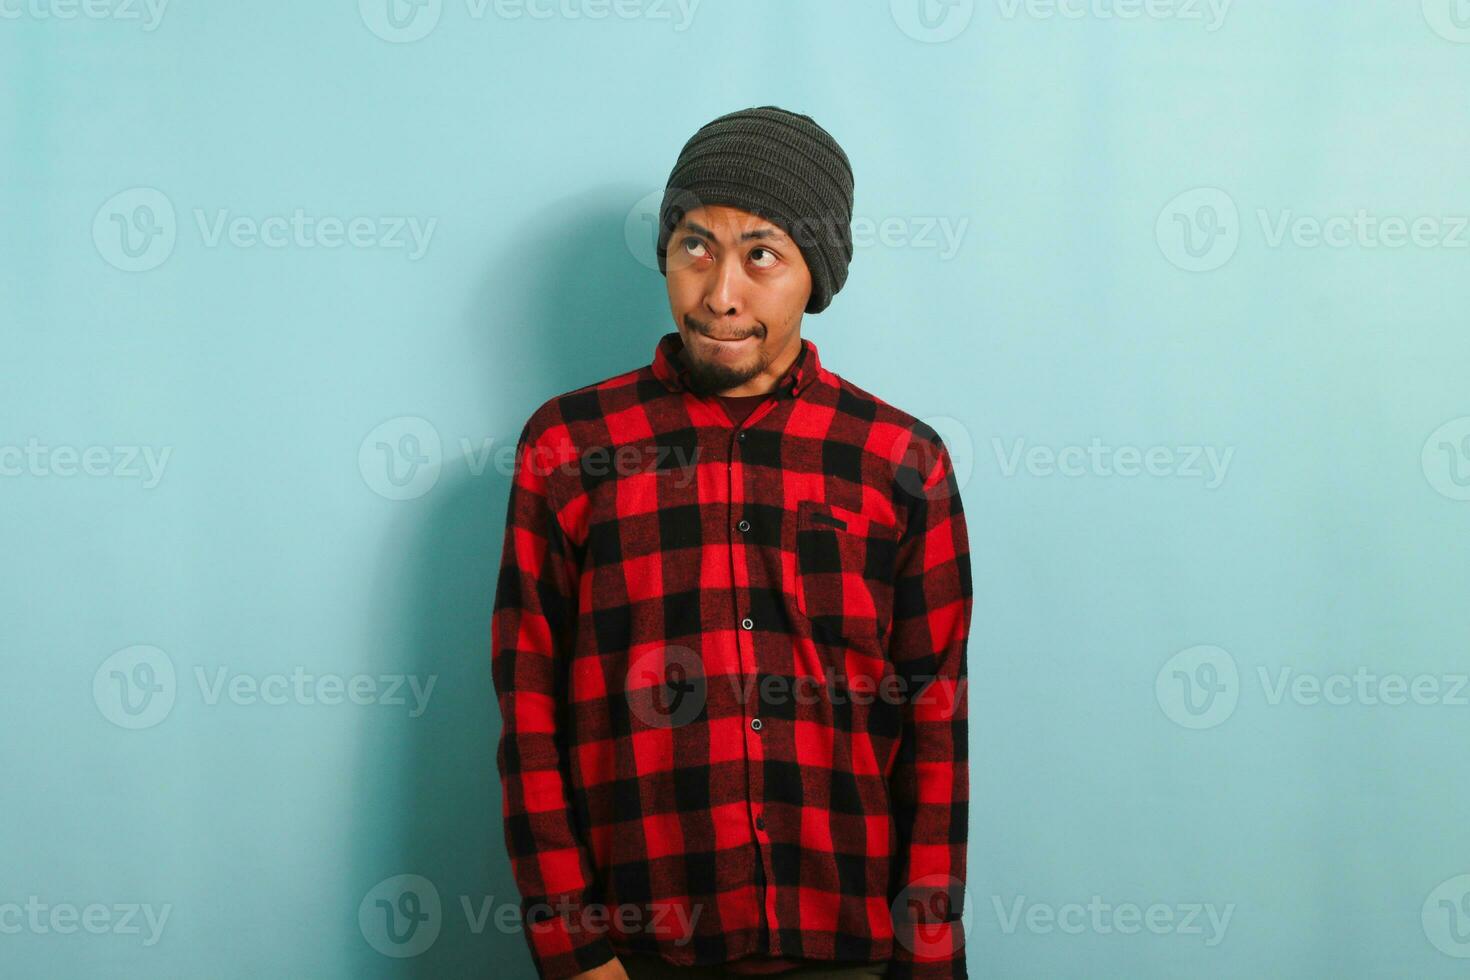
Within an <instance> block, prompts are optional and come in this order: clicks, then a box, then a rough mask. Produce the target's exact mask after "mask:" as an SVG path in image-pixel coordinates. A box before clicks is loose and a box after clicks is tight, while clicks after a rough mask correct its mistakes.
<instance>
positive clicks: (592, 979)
mask: <svg viewBox="0 0 1470 980" xmlns="http://www.w3.org/2000/svg"><path fill="white" fill-rule="evenodd" d="M572 980H628V971H627V970H624V969H623V962H622V960H620V959H618V958H617V957H616V956H614V957H613V958H612V959H610V960H608V961H607V962H606V963H604V964H602V965H601V966H598V967H593V968H592V969H590V970H585V971H583V972H582V973H579V974H577V975H576V976H574V977H572Z"/></svg>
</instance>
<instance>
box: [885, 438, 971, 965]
mask: <svg viewBox="0 0 1470 980" xmlns="http://www.w3.org/2000/svg"><path fill="white" fill-rule="evenodd" d="M928 436H929V439H928V440H927V444H926V441H921V440H917V439H916V441H915V443H914V447H915V448H916V449H917V450H918V455H919V456H920V457H921V461H922V462H923V463H924V464H926V465H919V466H915V467H914V468H912V469H910V468H908V467H904V468H902V469H901V470H900V481H899V482H900V484H903V483H905V482H907V483H909V484H911V485H910V486H907V487H901V488H900V489H901V493H902V494H903V495H904V496H905V497H906V499H907V500H908V502H909V505H910V514H909V521H908V524H907V526H906V528H905V531H904V535H903V538H902V540H901V541H900V543H899V550H898V558H897V565H896V569H895V571H896V578H895V583H894V616H893V631H892V634H891V639H890V645H889V656H890V658H891V659H892V661H893V663H894V667H895V670H896V671H897V673H898V675H899V676H900V677H901V678H902V679H903V681H904V684H903V686H902V690H903V691H904V693H905V701H904V705H903V725H902V731H901V736H900V743H899V751H898V755H897V758H896V760H895V763H894V771H893V776H892V779H891V783H890V799H891V801H892V804H891V805H892V807H893V813H894V822H895V824H896V827H897V840H898V850H897V853H896V854H895V859H894V871H893V877H892V879H891V884H890V893H889V896H888V897H889V901H890V908H891V909H892V912H893V921H894V931H895V943H894V954H893V960H892V962H891V963H890V964H889V969H888V977H889V978H890V980H906V978H917V980H966V978H967V976H968V974H967V973H966V966H965V950H964V943H965V936H964V930H963V927H962V926H961V923H960V921H959V920H960V915H961V913H962V912H963V911H964V899H965V861H966V853H965V851H966V846H967V842H968V838H969V788H970V769H969V731H968V727H969V723H968V718H969V703H968V695H967V682H966V668H965V653H966V648H967V646H968V640H969V630H970V611H971V603H972V597H971V583H970V550H969V535H968V532H967V530H966V527H965V515H964V510H963V508H962V506H961V503H960V495H959V486H958V483H957V482H956V480H955V475H954V467H953V464H952V461H951V459H950V456H949V451H948V449H947V448H946V447H945V446H944V444H943V442H942V441H941V440H940V438H939V436H938V434H937V433H934V432H933V430H928ZM930 461H932V463H931V462H930ZM921 474H923V475H922V476H921ZM920 481H922V482H921V483H920ZM912 484H919V485H917V486H914V485H912Z"/></svg>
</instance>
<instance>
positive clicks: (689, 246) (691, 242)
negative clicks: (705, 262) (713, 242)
mask: <svg viewBox="0 0 1470 980" xmlns="http://www.w3.org/2000/svg"><path fill="white" fill-rule="evenodd" d="M683 244H684V251H686V252H688V253H689V254H690V255H693V256H695V257H698V256H699V255H700V253H699V252H696V251H695V249H696V248H704V242H702V241H700V240H699V239H698V238H695V237H694V236H693V235H690V236H689V237H688V238H686V239H684V243H683Z"/></svg>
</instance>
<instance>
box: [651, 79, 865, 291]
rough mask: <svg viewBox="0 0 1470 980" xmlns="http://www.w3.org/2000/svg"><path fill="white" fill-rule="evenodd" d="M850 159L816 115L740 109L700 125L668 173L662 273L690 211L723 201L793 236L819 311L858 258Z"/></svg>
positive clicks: (661, 240)
mask: <svg viewBox="0 0 1470 980" xmlns="http://www.w3.org/2000/svg"><path fill="white" fill-rule="evenodd" d="M852 189H853V179H852V165H851V164H850V163H849V162H848V160H847V154H846V153H844V152H843V151H842V147H841V146H838V145H837V141H836V140H834V139H833V138H832V136H831V134H830V133H828V132H827V131H826V130H825V129H823V128H822V127H821V126H818V125H817V123H816V122H815V121H814V120H813V119H812V118H811V117H810V116H804V115H802V114H801V113H799V112H789V111H787V110H785V109H780V108H777V107H776V106H773V105H768V106H759V107H756V108H750V109H741V110H739V111H738V112H731V113H728V114H727V115H723V116H720V117H719V118H718V119H715V120H713V121H711V122H708V123H706V124H705V125H704V126H702V127H700V129H699V131H698V132H696V133H695V134H694V135H693V136H691V137H690V138H689V142H687V143H685V144H684V149H683V150H681V151H680V153H679V159H678V161H677V162H676V163H675V164H674V169H673V171H672V172H671V173H670V174H669V182H668V186H667V187H666V188H665V189H664V198H663V205H662V207H661V208H660V209H659V234H658V271H659V272H660V273H662V274H663V275H665V276H667V275H668V245H669V238H670V236H671V235H672V233H673V230H674V226H675V225H677V224H678V223H679V221H680V219H681V218H683V216H684V213H685V212H686V211H693V210H694V209H695V208H698V207H701V206H703V205H706V204H724V205H728V206H729V207H734V208H739V209H740V210H742V211H749V212H750V213H752V214H758V215H760V216H761V217H763V218H765V219H766V220H767V221H770V222H771V223H773V224H775V225H776V226H778V227H779V228H781V230H783V231H784V232H786V234H788V235H790V236H791V238H792V240H793V241H795V242H796V244H797V247H798V248H800V249H801V254H802V258H803V259H805V260H806V264H807V268H808V269H810V270H811V276H812V294H811V298H810V299H809V300H808V301H807V305H806V312H808V313H820V312H822V310H824V309H826V308H827V305H828V304H829V303H831V302H832V297H833V296H835V295H836V294H837V291H838V290H839V289H841V288H842V284H843V283H845V282H846V281H847V267H848V264H849V263H850V262H852Z"/></svg>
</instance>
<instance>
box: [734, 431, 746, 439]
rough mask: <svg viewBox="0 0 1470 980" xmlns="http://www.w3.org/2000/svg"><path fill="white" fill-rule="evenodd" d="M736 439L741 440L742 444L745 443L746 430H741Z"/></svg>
mask: <svg viewBox="0 0 1470 980" xmlns="http://www.w3.org/2000/svg"><path fill="white" fill-rule="evenodd" d="M735 438H736V439H739V440H740V441H741V442H744V441H745V430H744V429H741V430H740V431H739V432H737V433H736V434H735Z"/></svg>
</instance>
